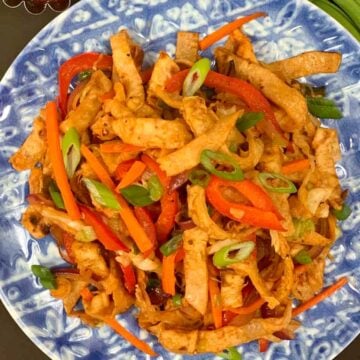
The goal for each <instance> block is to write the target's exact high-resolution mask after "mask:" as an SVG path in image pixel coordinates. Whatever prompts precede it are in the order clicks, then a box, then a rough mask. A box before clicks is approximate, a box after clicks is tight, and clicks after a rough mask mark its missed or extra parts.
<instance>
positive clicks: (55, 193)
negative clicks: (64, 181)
mask: <svg viewBox="0 0 360 360" xmlns="http://www.w3.org/2000/svg"><path fill="white" fill-rule="evenodd" d="M49 193H50V196H51V199H52V201H53V202H54V204H55V206H56V207H57V208H58V209H62V210H64V209H65V205H64V201H63V198H62V196H61V193H60V190H59V189H58V187H57V185H56V183H55V182H54V181H51V182H50V185H49Z"/></svg>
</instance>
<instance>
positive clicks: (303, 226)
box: [292, 219, 315, 238]
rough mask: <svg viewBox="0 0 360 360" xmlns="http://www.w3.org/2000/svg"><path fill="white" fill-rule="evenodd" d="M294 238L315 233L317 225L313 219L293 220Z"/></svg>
mask: <svg viewBox="0 0 360 360" xmlns="http://www.w3.org/2000/svg"><path fill="white" fill-rule="evenodd" d="M293 224H294V228H295V231H294V235H293V236H292V237H294V238H302V237H303V236H304V235H306V234H308V233H310V232H313V231H315V224H314V222H313V221H312V220H311V219H293Z"/></svg>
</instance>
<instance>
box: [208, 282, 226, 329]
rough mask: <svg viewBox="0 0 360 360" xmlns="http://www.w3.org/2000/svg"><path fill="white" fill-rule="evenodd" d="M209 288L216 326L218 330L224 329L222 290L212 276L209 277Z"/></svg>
mask: <svg viewBox="0 0 360 360" xmlns="http://www.w3.org/2000/svg"><path fill="white" fill-rule="evenodd" d="M208 286H209V296H210V303H211V312H212V316H213V320H214V325H215V328H216V329H219V328H221V327H222V320H223V319H222V306H221V295H220V289H219V286H218V283H217V281H216V280H215V279H214V278H213V277H211V276H209V281H208Z"/></svg>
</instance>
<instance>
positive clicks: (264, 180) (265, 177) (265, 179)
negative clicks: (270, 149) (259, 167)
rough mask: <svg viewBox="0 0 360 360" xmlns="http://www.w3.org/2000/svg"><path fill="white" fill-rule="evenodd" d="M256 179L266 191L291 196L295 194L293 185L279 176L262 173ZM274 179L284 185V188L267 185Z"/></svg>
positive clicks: (295, 190)
mask: <svg viewBox="0 0 360 360" xmlns="http://www.w3.org/2000/svg"><path fill="white" fill-rule="evenodd" d="M258 178H259V180H260V182H261V184H262V185H263V186H264V188H265V189H266V190H269V191H272V192H276V193H285V194H293V193H296V192H297V189H296V186H295V184H294V183H293V182H291V181H290V180H289V179H287V178H286V177H285V176H283V175H281V174H276V173H268V172H263V173H260V174H259V176H258ZM276 179H278V180H280V183H281V184H284V183H285V186H277V185H272V184H270V183H269V182H270V181H273V180H276ZM269 180H270V181H269Z"/></svg>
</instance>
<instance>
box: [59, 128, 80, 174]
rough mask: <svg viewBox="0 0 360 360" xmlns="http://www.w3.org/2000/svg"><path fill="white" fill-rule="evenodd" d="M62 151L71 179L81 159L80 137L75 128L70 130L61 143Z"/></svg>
mask: <svg viewBox="0 0 360 360" xmlns="http://www.w3.org/2000/svg"><path fill="white" fill-rule="evenodd" d="M61 151H62V154H63V159H64V164H65V169H66V173H67V175H68V177H69V178H71V177H72V176H73V175H74V173H75V171H76V168H77V166H78V165H79V162H80V159H81V153H80V136H79V134H78V132H77V131H76V129H75V128H70V129H69V130H68V131H67V132H66V133H65V135H64V137H63V139H62V141H61Z"/></svg>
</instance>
